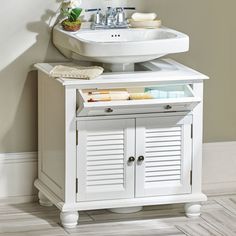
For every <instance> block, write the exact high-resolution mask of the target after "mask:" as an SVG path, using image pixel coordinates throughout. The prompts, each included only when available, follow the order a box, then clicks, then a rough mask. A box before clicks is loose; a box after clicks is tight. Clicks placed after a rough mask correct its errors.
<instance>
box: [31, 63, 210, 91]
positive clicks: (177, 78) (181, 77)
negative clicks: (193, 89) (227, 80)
mask: <svg viewBox="0 0 236 236" xmlns="http://www.w3.org/2000/svg"><path fill="white" fill-rule="evenodd" d="M59 64H63V65H70V63H68V62H67V63H37V64H35V67H36V68H37V69H38V70H39V71H41V72H43V73H45V74H47V75H48V76H49V73H50V71H51V70H52V68H53V67H54V66H56V65H59ZM136 67H137V68H136V71H134V72H105V73H103V74H102V75H101V76H99V77H97V78H95V79H93V80H83V79H69V78H63V77H61V78H55V79H57V81H58V82H60V83H61V84H62V85H63V86H67V87H76V88H86V87H88V88H89V87H94V86H95V87H96V86H104V85H105V86H109V85H111V86H112V85H114V86H119V85H120V86H124V85H133V84H136V85H137V84H138V85H143V84H156V83H159V84H161V83H165V84H166V83H197V82H202V80H204V79H208V77H207V76H206V75H204V74H202V73H199V72H198V71H195V70H193V69H191V68H189V67H186V66H184V65H182V64H180V63H178V62H176V61H174V60H172V59H156V60H153V61H150V62H144V63H140V64H137V66H136ZM53 79H54V78H53Z"/></svg>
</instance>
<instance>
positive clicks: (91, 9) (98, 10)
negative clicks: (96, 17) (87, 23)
mask: <svg viewBox="0 0 236 236" xmlns="http://www.w3.org/2000/svg"><path fill="white" fill-rule="evenodd" d="M92 11H97V12H100V11H101V8H90V9H85V12H92Z"/></svg>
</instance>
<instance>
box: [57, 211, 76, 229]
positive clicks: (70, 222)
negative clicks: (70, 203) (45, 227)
mask: <svg viewBox="0 0 236 236" xmlns="http://www.w3.org/2000/svg"><path fill="white" fill-rule="evenodd" d="M60 220H61V224H62V226H63V227H65V228H75V227H76V225H77V224H78V220H79V213H78V212H77V211H69V212H61V213H60Z"/></svg>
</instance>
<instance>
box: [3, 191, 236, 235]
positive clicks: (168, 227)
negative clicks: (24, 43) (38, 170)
mask: <svg viewBox="0 0 236 236" xmlns="http://www.w3.org/2000/svg"><path fill="white" fill-rule="evenodd" d="M3 235H4V236H5V235H6V236H46V235H47V236H60V235H71V236H76V235H78V236H92V235H93V236H118V235H122V236H125V235H126V236H137V235H139V236H141V235H142V236H154V235H155V236H159V235H160V236H167V235H168V236H169V235H170V236H173V235H176V236H177V235H178V236H179V235H189V236H234V235H235V236H236V196H235V195H232V196H223V197H222V196H221V197H215V198H210V199H209V200H208V202H206V203H205V204H204V205H203V207H202V215H201V217H199V218H196V219H188V218H187V217H185V215H184V210H183V205H174V206H173V205H165V206H153V207H145V208H144V210H143V211H141V212H138V213H133V214H115V213H111V212H109V211H107V210H102V211H86V212H81V213H80V225H79V226H78V227H77V228H75V229H70V230H68V229H67V230H64V229H63V228H62V227H61V226H60V224H59V211H58V210H57V209H56V208H55V207H50V208H47V207H42V206H39V205H38V203H27V204H16V205H0V236H3Z"/></svg>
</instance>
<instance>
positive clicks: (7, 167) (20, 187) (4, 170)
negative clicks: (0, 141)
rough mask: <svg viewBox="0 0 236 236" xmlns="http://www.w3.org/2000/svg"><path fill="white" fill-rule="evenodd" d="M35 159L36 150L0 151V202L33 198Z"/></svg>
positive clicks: (25, 200) (35, 171)
mask: <svg viewBox="0 0 236 236" xmlns="http://www.w3.org/2000/svg"><path fill="white" fill-rule="evenodd" d="M37 159H38V158H37V152H22V153H0V203H19V202H29V201H33V200H34V199H35V195H36V193H37V192H36V189H35V188H34V185H33V182H34V180H35V179H36V178H37V174H38V173H37Z"/></svg>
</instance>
